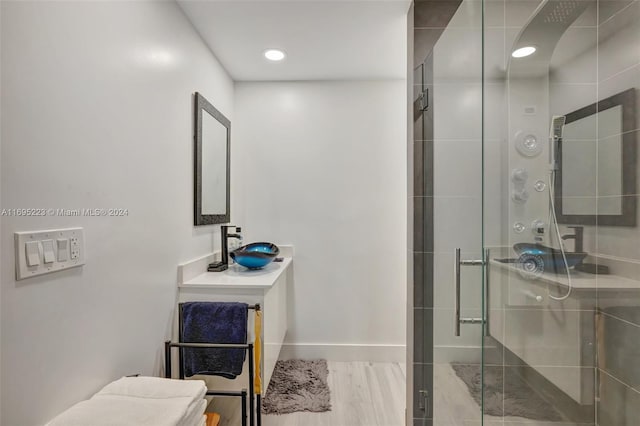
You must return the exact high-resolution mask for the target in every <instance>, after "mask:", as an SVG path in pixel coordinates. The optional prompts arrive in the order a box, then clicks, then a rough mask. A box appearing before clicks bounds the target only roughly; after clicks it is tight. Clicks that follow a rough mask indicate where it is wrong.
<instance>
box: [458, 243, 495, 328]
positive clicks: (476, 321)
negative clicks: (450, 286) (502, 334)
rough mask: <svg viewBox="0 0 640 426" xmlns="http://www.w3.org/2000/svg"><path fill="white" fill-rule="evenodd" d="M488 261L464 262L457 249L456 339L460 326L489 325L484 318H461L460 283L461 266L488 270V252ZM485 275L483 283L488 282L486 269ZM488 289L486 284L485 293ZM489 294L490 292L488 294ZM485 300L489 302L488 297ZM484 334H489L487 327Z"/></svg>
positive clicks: (487, 258)
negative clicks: (479, 267)
mask: <svg viewBox="0 0 640 426" xmlns="http://www.w3.org/2000/svg"><path fill="white" fill-rule="evenodd" d="M485 256H486V259H480V260H462V258H461V254H460V249H459V248H457V249H456V255H455V257H456V259H455V264H454V275H455V289H454V292H455V297H454V299H455V306H454V312H455V314H454V317H455V318H454V325H453V326H454V331H453V335H454V336H456V337H459V336H460V324H485V325H486V323H487V321H486V320H485V319H484V318H463V317H462V316H461V313H460V311H461V308H460V299H461V297H460V281H461V270H460V269H461V268H460V267H461V266H463V265H464V266H484V267H485V268H486V266H487V262H488V260H489V257H488V252H486V254H485ZM483 273H484V274H485V275H484V279H483V281H486V279H487V278H488V275H487V271H486V269H485V270H484V271H483ZM486 288H488V284H487V283H485V289H483V292H486ZM487 293H488V292H487ZM483 299H485V303H486V302H487V300H486V297H483ZM484 333H487V330H486V327H485V330H484Z"/></svg>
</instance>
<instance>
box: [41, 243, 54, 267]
mask: <svg viewBox="0 0 640 426" xmlns="http://www.w3.org/2000/svg"><path fill="white" fill-rule="evenodd" d="M42 257H44V263H53V261H54V260H55V259H56V257H55V255H54V253H53V240H42Z"/></svg>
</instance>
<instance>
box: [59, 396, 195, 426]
mask: <svg viewBox="0 0 640 426" xmlns="http://www.w3.org/2000/svg"><path fill="white" fill-rule="evenodd" d="M191 403H192V401H190V400H189V398H166V399H160V398H136V397H128V396H117V395H115V396H111V395H109V396H96V397H93V398H91V399H89V400H87V401H83V402H80V403H79V404H76V405H74V406H73V407H71V408H70V409H68V410H67V411H65V412H64V413H62V414H60V415H59V416H58V417H56V418H55V419H53V420H52V421H51V422H50V423H49V425H50V426H183V425H185V423H184V419H185V417H186V414H187V412H188V408H189V406H190V405H191Z"/></svg>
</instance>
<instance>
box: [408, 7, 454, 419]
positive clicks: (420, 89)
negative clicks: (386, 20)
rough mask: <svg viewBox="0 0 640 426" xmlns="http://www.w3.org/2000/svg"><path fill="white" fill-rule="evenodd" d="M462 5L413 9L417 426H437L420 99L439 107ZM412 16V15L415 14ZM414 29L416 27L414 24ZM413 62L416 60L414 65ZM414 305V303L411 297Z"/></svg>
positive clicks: (427, 152) (428, 148) (427, 140)
mask: <svg viewBox="0 0 640 426" xmlns="http://www.w3.org/2000/svg"><path fill="white" fill-rule="evenodd" d="M459 5H460V1H458V0H453V1H447V0H444V1H443V0H435V1H433V0H430V1H423V0H416V1H415V3H414V5H413V22H412V23H411V22H410V23H409V24H410V25H409V28H413V34H412V35H410V39H413V44H411V43H410V44H409V45H410V46H411V45H412V46H413V52H409V53H410V55H411V56H412V58H413V64H410V73H409V82H410V85H411V88H410V91H411V94H412V97H411V99H412V100H413V105H412V107H411V111H410V112H411V115H412V117H413V122H412V123H411V126H412V131H410V132H409V133H410V134H412V135H413V138H412V141H410V143H411V146H410V149H409V152H410V153H413V155H410V156H409V158H410V161H411V164H409V170H410V176H409V179H410V182H409V183H410V184H409V188H413V190H412V192H410V194H409V196H410V197H411V199H410V200H409V205H410V206H412V209H410V210H409V211H410V214H412V216H413V217H412V218H410V222H409V223H411V224H412V235H410V238H409V241H410V247H409V250H410V256H411V259H412V271H410V272H412V273H410V274H409V276H410V277H412V281H411V282H410V283H409V285H410V287H411V290H412V294H413V298H412V300H413V306H412V308H413V309H412V316H413V318H412V324H413V351H412V354H411V355H410V357H411V360H412V368H411V369H410V370H411V371H413V376H412V379H413V381H412V388H411V389H410V393H409V395H413V398H412V401H411V402H410V403H409V404H408V407H409V409H410V410H411V412H410V413H408V416H407V417H408V419H409V420H410V421H411V419H413V424H414V425H415V426H430V425H432V424H433V406H432V402H433V326H432V324H433V295H434V292H433V278H434V276H433V271H434V267H433V266H434V265H433V262H434V253H433V248H434V247H433V246H434V239H433V235H434V233H433V208H434V205H433V170H434V169H433V160H434V154H433V143H432V141H433V108H432V107H429V108H426V110H425V111H422V110H421V108H420V101H419V97H420V95H421V94H424V96H425V98H426V102H428V103H430V104H432V103H433V97H432V94H433V59H432V56H431V53H432V50H433V47H434V45H435V43H436V41H437V40H438V38H439V37H440V35H441V34H442V32H443V31H444V29H445V28H446V26H447V24H448V22H449V21H450V20H451V17H452V16H453V15H454V14H455V12H456V10H457V8H458V6H459ZM410 16H411V14H410ZM411 24H413V25H411ZM409 62H410V63H411V60H410V61H409ZM410 300H411V298H410Z"/></svg>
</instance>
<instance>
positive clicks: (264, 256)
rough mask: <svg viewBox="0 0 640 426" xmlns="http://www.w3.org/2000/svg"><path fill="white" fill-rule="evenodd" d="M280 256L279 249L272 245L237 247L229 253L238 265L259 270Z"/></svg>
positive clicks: (252, 244)
mask: <svg viewBox="0 0 640 426" xmlns="http://www.w3.org/2000/svg"><path fill="white" fill-rule="evenodd" d="M278 254H280V249H279V248H278V246H277V245H275V244H272V243H251V244H247V245H246V246H242V247H239V248H237V249H235V250H234V251H232V252H231V253H229V256H231V258H232V259H233V260H234V261H235V262H236V263H237V264H238V265H242V266H244V267H245V268H249V269H260V268H264V267H265V266H267V265H268V264H269V263H271V262H272V261H273V259H275V258H276V256H278Z"/></svg>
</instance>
